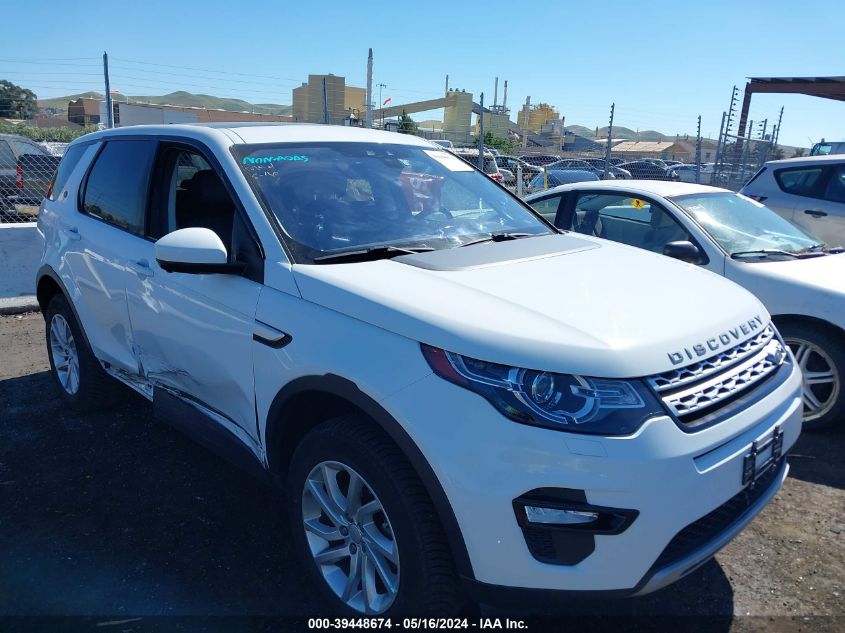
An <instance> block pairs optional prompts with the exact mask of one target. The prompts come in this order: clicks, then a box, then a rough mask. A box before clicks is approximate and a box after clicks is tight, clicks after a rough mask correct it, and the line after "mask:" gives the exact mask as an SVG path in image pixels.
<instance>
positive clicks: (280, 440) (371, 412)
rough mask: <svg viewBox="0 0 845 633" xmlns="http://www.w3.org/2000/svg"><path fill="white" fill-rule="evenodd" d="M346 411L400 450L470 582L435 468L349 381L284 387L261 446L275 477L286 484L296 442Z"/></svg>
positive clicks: (311, 380) (305, 381) (320, 379)
mask: <svg viewBox="0 0 845 633" xmlns="http://www.w3.org/2000/svg"><path fill="white" fill-rule="evenodd" d="M349 413H360V414H363V415H364V416H366V417H367V418H369V419H370V420H372V422H373V423H374V424H376V425H378V426H379V427H380V428H381V429H382V430H384V431H385V432H386V433H387V435H388V436H389V437H390V438H391V439H392V440H393V442H394V443H395V444H396V445H397V446H398V447H399V449H400V450H401V451H402V453H403V454H404V456H405V458H406V459H407V460H408V462H409V463H410V464H411V467H412V468H413V469H414V471H415V472H416V474H417V476H418V477H419V478H420V481H421V482H422V483H423V486H424V487H425V489H426V491H427V492H428V495H429V498H430V499H431V501H432V503H433V504H434V507H435V510H436V511H437V514H438V518H439V519H440V524H441V525H442V526H443V531H444V532H445V534H446V538H447V540H448V542H449V547H450V549H451V552H452V558H453V560H454V561H455V568H456V570H457V572H458V574H459V575H461V576H463V577H465V578H470V579H471V578H474V576H473V573H472V565H471V563H470V560H469V554H468V553H467V548H466V543H465V542H464V538H463V533H462V532H461V529H460V526H459V525H458V521H457V518H456V517H455V513H454V511H453V510H452V506H451V505H450V503H449V500H448V498H447V497H446V493H445V491H444V490H443V487H442V485H441V484H440V481H439V480H438V478H437V475H435V473H434V470H433V469H432V468H431V465H430V464H429V463H428V460H427V459H426V458H425V456H424V455H423V453H422V451H421V450H420V449H419V447H418V446H417V445H416V443H415V442H414V441H413V439H412V438H411V436H410V435H408V433H407V431H405V429H404V428H403V427H402V425H401V424H399V422H398V421H397V420H396V419H395V418H394V417H393V416H392V415H391V414H390V413H389V412H388V411H387V410H385V409H384V407H382V406H381V405H380V404H379V403H378V402H376V401H375V400H374V399H373V398H371V397H370V396H369V395H367V394H366V393H364V392H363V391H362V390H361V389H360V388H359V387H358V385H356V384H355V383H354V382H353V381H351V380H348V379H346V378H343V377H341V376H337V375H335V374H325V375H320V376H303V377H300V378H297V379H295V380H293V381H292V382H290V383H288V384H287V385H285V386H284V387H283V388H282V389H281V390H280V391H279V393H278V394H276V397H275V398H274V399H273V403H272V405H271V406H270V411H269V413H268V415H267V427H266V431H265V445H266V447H267V462H268V466H269V469H270V471H271V473H272V474H273V476H274V478H275V479H276V480H277V481H279V482H281V483H282V484H283V485H284V484H285V483H286V482H285V478H286V476H287V468H288V465H289V463H290V459H291V457H292V455H293V452H294V450H295V449H296V446H297V445H298V443H299V441H300V440H301V439H302V438H303V437H304V436H305V434H306V433H307V432H308V431H309V430H310V429H312V428H314V427H315V426H316V425H318V424H320V423H321V422H323V421H325V420H328V419H331V418H333V417H336V416H338V415H344V414H349Z"/></svg>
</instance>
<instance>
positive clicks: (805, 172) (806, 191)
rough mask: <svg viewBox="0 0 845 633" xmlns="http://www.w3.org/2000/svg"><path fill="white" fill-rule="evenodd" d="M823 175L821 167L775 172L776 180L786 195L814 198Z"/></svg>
mask: <svg viewBox="0 0 845 633" xmlns="http://www.w3.org/2000/svg"><path fill="white" fill-rule="evenodd" d="M821 175H822V168H821V167H797V168H795V169H779V170H777V171H776V172H775V180H777V183H778V185H779V186H780V188H781V189H783V190H784V191H785V192H786V193H791V194H793V195H796V196H811V197H812V196H814V195H815V191H816V184H817V183H818V182H819V178H821Z"/></svg>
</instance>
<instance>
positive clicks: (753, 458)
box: [742, 426, 783, 488]
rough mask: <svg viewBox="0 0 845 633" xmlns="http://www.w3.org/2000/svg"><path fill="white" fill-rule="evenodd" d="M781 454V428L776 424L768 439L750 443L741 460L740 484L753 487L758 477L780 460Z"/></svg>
mask: <svg viewBox="0 0 845 633" xmlns="http://www.w3.org/2000/svg"><path fill="white" fill-rule="evenodd" d="M767 453H768V454H767ZM782 454H783V429H782V428H780V427H779V426H776V427H775V429H774V431H772V434H771V436H770V437H769V438H768V439H766V440H763V441H762V442H760V441H757V440H755V441H753V442H752V443H751V450H749V452H748V454H747V455H746V456H745V457H744V458H743V460H742V485H743V486H748V487H751V488H753V487H754V485H755V483H756V482H757V480H758V479H760V477H762V476H763V475H765V474H766V473H767V472H769V470H770V469H772V468H774V467H775V466H776V465H777V464H778V463H779V462H780V458H781V455H782ZM761 458H762V460H761Z"/></svg>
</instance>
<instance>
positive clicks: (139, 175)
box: [82, 140, 156, 234]
mask: <svg viewBox="0 0 845 633" xmlns="http://www.w3.org/2000/svg"><path fill="white" fill-rule="evenodd" d="M155 151H156V142H155V141H153V140H115V141H109V142H108V143H106V146H105V147H104V148H103V151H101V152H100V155H99V156H98V157H97V160H96V162H95V163H94V166H93V168H92V169H91V172H90V174H89V175H88V182H87V183H86V185H85V194H84V196H83V202H82V208H83V209H84V210H85V212H86V213H90V214H91V215H93V216H96V217H98V218H101V219H102V220H105V221H106V222H108V223H110V224H114V225H115V226H117V227H120V228H122V229H124V230H126V231H129V232H130V233H136V234H143V232H144V212H145V210H146V207H147V187H148V185H149V180H150V171H151V169H152V165H153V159H154V158H155Z"/></svg>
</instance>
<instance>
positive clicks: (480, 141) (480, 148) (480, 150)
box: [478, 92, 484, 172]
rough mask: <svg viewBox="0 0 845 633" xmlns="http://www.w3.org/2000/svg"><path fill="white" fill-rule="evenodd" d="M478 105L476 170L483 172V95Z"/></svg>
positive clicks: (482, 94)
mask: <svg viewBox="0 0 845 633" xmlns="http://www.w3.org/2000/svg"><path fill="white" fill-rule="evenodd" d="M478 105H479V106H481V108H480V110H481V111H480V112H479V113H478V168H479V169H480V170H481V171H482V172H483V171H484V93H483V92H482V93H481V96H480V100H479V102H478Z"/></svg>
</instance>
